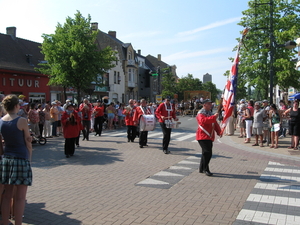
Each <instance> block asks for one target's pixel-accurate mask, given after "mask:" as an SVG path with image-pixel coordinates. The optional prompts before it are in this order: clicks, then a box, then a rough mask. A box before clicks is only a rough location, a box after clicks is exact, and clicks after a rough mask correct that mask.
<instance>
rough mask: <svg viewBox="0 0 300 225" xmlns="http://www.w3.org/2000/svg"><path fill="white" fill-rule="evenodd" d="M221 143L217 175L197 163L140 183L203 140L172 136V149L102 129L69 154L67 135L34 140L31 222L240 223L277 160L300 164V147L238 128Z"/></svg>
mask: <svg viewBox="0 0 300 225" xmlns="http://www.w3.org/2000/svg"><path fill="white" fill-rule="evenodd" d="M220 141H221V142H219V141H216V142H215V144H214V156H213V159H212V161H211V171H212V172H213V173H214V176H213V177H207V176H205V175H203V174H200V173H198V171H197V169H196V170H194V171H193V172H192V173H190V174H189V175H188V176H185V177H184V178H183V179H181V180H180V181H179V182H178V183H176V184H174V185H173V186H172V187H171V188H168V189H159V188H153V187H143V186H138V185H136V184H137V183H138V182H141V181H143V180H145V179H146V178H147V177H150V176H153V175H154V174H156V173H158V172H160V171H164V170H166V169H168V168H169V167H171V166H173V165H176V164H177V163H178V162H180V161H182V160H185V159H187V158H188V157H191V156H195V155H196V154H199V153H200V147H199V145H198V143H196V142H186V141H181V142H180V141H178V142H175V141H173V142H172V141H171V144H170V150H171V152H172V154H171V155H165V154H163V153H162V151H161V150H160V149H159V148H160V147H161V141H160V140H157V139H150V140H149V143H148V145H149V147H147V148H143V149H140V148H139V146H138V143H128V142H127V139H126V138H115V137H94V136H91V138H90V141H88V142H87V141H83V142H81V147H80V148H77V149H76V152H75V156H73V157H71V158H68V159H67V158H65V157H64V154H63V142H64V139H63V138H57V139H49V143H47V144H46V145H45V146H38V145H34V152H33V162H32V168H33V175H34V181H33V186H32V187H29V189H28V194H27V204H26V209H25V218H24V223H23V224H35V225H56V224H63V225H79V224H83V225H96V224H97V225H98V224H204V225H209V224H213V225H217V224H233V223H234V222H235V221H236V218H237V216H238V214H239V212H240V211H241V210H242V208H243V206H244V204H245V202H246V200H247V198H248V197H249V195H250V193H251V191H252V190H253V188H254V187H255V185H256V184H257V183H258V181H259V179H260V175H261V174H262V173H263V171H264V170H265V168H266V167H267V166H268V163H269V162H270V161H272V162H278V163H284V164H286V165H290V166H292V165H299V157H298V156H297V155H290V154H288V153H286V152H285V153H286V154H284V153H283V151H282V152H269V151H267V150H269V149H267V148H266V149H265V150H263V151H261V150H260V149H257V148H256V147H255V148H253V147H250V146H245V145H244V144H241V143H239V141H240V140H238V138H236V137H234V136H230V137H224V138H222V139H221V140H220Z"/></svg>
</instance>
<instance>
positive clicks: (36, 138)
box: [29, 129, 47, 145]
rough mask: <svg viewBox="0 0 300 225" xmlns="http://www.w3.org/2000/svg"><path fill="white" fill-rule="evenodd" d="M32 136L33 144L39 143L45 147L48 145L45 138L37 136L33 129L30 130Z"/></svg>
mask: <svg viewBox="0 0 300 225" xmlns="http://www.w3.org/2000/svg"><path fill="white" fill-rule="evenodd" d="M29 132H30V136H31V137H32V141H31V143H32V144H34V143H39V144H40V145H45V144H46V143H47V139H46V138H44V137H40V136H37V135H36V134H35V133H34V132H33V131H32V130H31V129H29Z"/></svg>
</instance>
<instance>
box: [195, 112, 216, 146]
mask: <svg viewBox="0 0 300 225" xmlns="http://www.w3.org/2000/svg"><path fill="white" fill-rule="evenodd" d="M196 119H197V121H198V129H197V131H196V140H211V141H214V140H215V132H214V131H216V132H217V134H218V135H220V133H221V128H220V126H219V124H218V123H217V121H216V116H214V115H213V116H206V115H204V114H201V113H199V114H198V115H197V117H196ZM213 124H214V125H213ZM199 125H200V126H202V128H200V126H199Z"/></svg>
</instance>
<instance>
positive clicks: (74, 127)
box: [61, 111, 81, 138]
mask: <svg viewBox="0 0 300 225" xmlns="http://www.w3.org/2000/svg"><path fill="white" fill-rule="evenodd" d="M73 115H74V121H75V123H74V124H72V123H71V121H70V119H69V118H70V115H69V114H68V113H67V112H66V111H65V112H64V113H63V114H62V116H61V123H62V125H63V129H64V138H75V137H78V135H79V131H80V130H81V129H80V128H81V119H80V117H79V116H78V114H77V112H76V111H73Z"/></svg>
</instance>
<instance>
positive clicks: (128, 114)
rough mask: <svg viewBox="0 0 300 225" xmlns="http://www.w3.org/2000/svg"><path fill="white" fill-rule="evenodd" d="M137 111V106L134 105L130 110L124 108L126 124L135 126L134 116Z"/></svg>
mask: <svg viewBox="0 0 300 225" xmlns="http://www.w3.org/2000/svg"><path fill="white" fill-rule="evenodd" d="M135 111H136V106H133V107H132V109H131V110H130V111H129V112H128V110H127V109H124V110H123V114H124V115H125V124H126V126H135V124H134V120H133V116H134V113H135Z"/></svg>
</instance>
